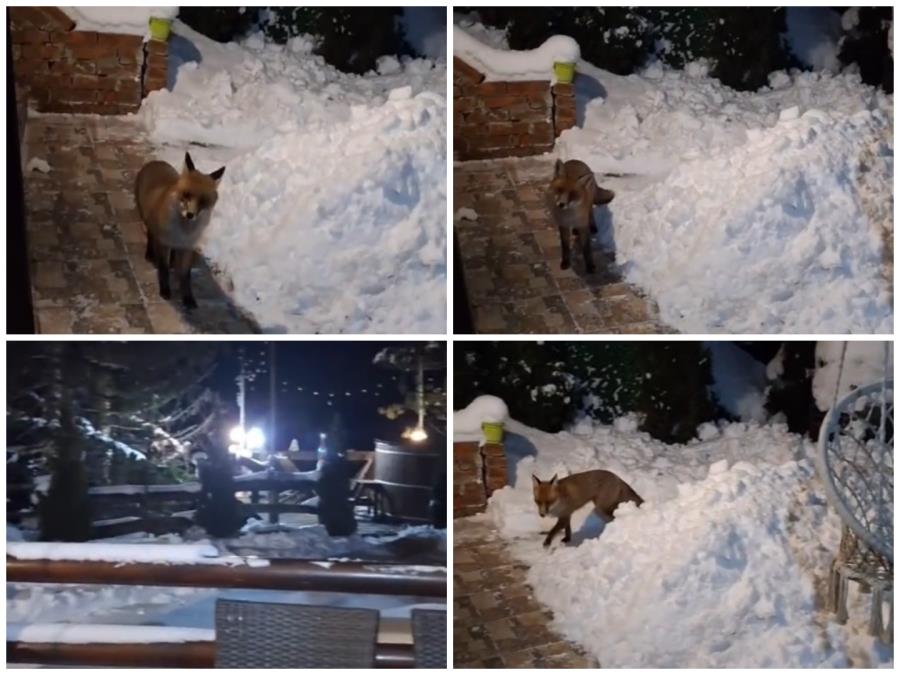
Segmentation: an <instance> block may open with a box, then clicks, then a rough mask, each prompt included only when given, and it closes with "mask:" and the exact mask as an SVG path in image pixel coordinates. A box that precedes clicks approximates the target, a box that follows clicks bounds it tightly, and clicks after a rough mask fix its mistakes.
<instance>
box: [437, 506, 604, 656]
mask: <svg viewBox="0 0 900 675" xmlns="http://www.w3.org/2000/svg"><path fill="white" fill-rule="evenodd" d="M525 570H526V567H525V566H524V565H523V564H521V563H519V562H516V561H514V560H512V558H511V557H510V556H509V553H508V552H507V551H506V548H505V546H504V544H503V543H502V539H501V538H500V536H499V535H498V534H497V532H496V531H494V530H493V529H492V528H491V526H490V525H489V524H487V523H485V522H484V521H479V520H474V521H473V520H472V519H470V518H459V519H457V520H454V521H453V666H454V667H455V668H595V667H597V665H598V664H596V663H594V662H593V660H592V659H590V658H589V657H587V656H585V655H584V653H583V652H582V651H581V650H580V649H579V648H578V647H576V646H575V645H573V644H571V643H568V642H566V641H565V640H563V639H562V638H561V637H560V636H559V635H557V634H556V633H554V632H553V631H552V630H551V629H550V628H549V626H550V621H551V619H552V617H553V615H552V613H551V612H550V610H548V609H547V608H546V607H543V606H542V605H541V604H540V603H538V602H537V601H536V600H535V599H534V597H533V596H532V591H531V588H529V586H528V585H527V584H526V582H525Z"/></svg>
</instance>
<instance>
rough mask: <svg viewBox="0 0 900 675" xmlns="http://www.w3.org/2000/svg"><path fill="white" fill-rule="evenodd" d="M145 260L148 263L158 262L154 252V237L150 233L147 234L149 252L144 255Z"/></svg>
mask: <svg viewBox="0 0 900 675" xmlns="http://www.w3.org/2000/svg"><path fill="white" fill-rule="evenodd" d="M144 259H145V260H146V261H147V262H151V263H155V262H156V253H154V250H153V236H152V235H151V234H150V233H149V232H147V250H146V252H145V253H144Z"/></svg>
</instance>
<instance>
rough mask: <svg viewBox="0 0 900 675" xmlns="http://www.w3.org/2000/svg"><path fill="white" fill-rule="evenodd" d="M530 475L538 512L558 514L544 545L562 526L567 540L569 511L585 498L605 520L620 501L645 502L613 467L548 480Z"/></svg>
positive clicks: (571, 511) (611, 514)
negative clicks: (609, 469)
mask: <svg viewBox="0 0 900 675" xmlns="http://www.w3.org/2000/svg"><path fill="white" fill-rule="evenodd" d="M531 479H532V488H533V491H534V503H535V504H537V507H538V513H540V515H541V516H555V517H556V518H558V520H557V521H556V525H554V526H553V528H552V529H551V530H550V532H548V533H547V538H546V539H544V546H549V545H550V544H551V543H552V541H553V537H555V536H556V533H557V532H559V531H560V530H562V529H565V536H564V537H563V543H568V542H569V541H570V540H571V539H572V527H571V525H570V520H571V518H572V514H573V513H575V511H577V510H578V509H580V508H581V507H582V506H584V505H585V504H587V503H588V502H594V512H595V513H596V514H597V515H598V516H600V517H601V518H603V519H605V520H612V519H613V514H614V513H615V511H616V509H617V508H618V507H619V504H621V503H623V502H634V503H635V504H637V505H638V506H640V505H641V504H643V503H644V500H643V499H641V497H640V495H638V493H637V492H635V491H634V490H633V489H632V488H631V486H630V485H629V484H628V483H626V482H625V481H624V480H622V479H621V478H619V477H618V476H617V475H616V474H614V473H613V472H612V471H604V470H603V469H596V470H594V471H584V472H582V473H573V474H572V475H571V476H566V477H565V478H560V479H557V477H556V476H553V478H551V479H550V480H541V479H540V478H538V477H537V476H535V475H532V476H531Z"/></svg>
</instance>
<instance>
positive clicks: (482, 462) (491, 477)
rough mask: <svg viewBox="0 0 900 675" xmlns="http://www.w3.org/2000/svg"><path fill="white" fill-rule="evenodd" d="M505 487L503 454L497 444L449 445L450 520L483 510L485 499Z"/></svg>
mask: <svg viewBox="0 0 900 675" xmlns="http://www.w3.org/2000/svg"><path fill="white" fill-rule="evenodd" d="M506 484H507V480H506V453H505V452H504V450H503V445H502V444H500V443H485V444H484V445H483V446H482V445H480V444H479V443H478V441H465V442H462V441H460V442H454V443H453V517H454V518H459V517H461V516H471V515H472V514H474V513H479V512H481V511H484V508H485V506H486V505H487V500H488V497H490V496H491V495H492V494H493V492H494V490H499V489H500V488H502V487H503V486H505V485H506Z"/></svg>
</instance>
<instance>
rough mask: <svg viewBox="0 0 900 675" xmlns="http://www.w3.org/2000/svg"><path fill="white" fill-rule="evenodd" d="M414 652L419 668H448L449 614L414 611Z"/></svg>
mask: <svg viewBox="0 0 900 675" xmlns="http://www.w3.org/2000/svg"><path fill="white" fill-rule="evenodd" d="M412 633H413V650H414V651H415V655H416V667H417V668H446V667H447V612H446V611H443V612H442V611H439V610H433V609H414V610H413V611H412Z"/></svg>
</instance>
